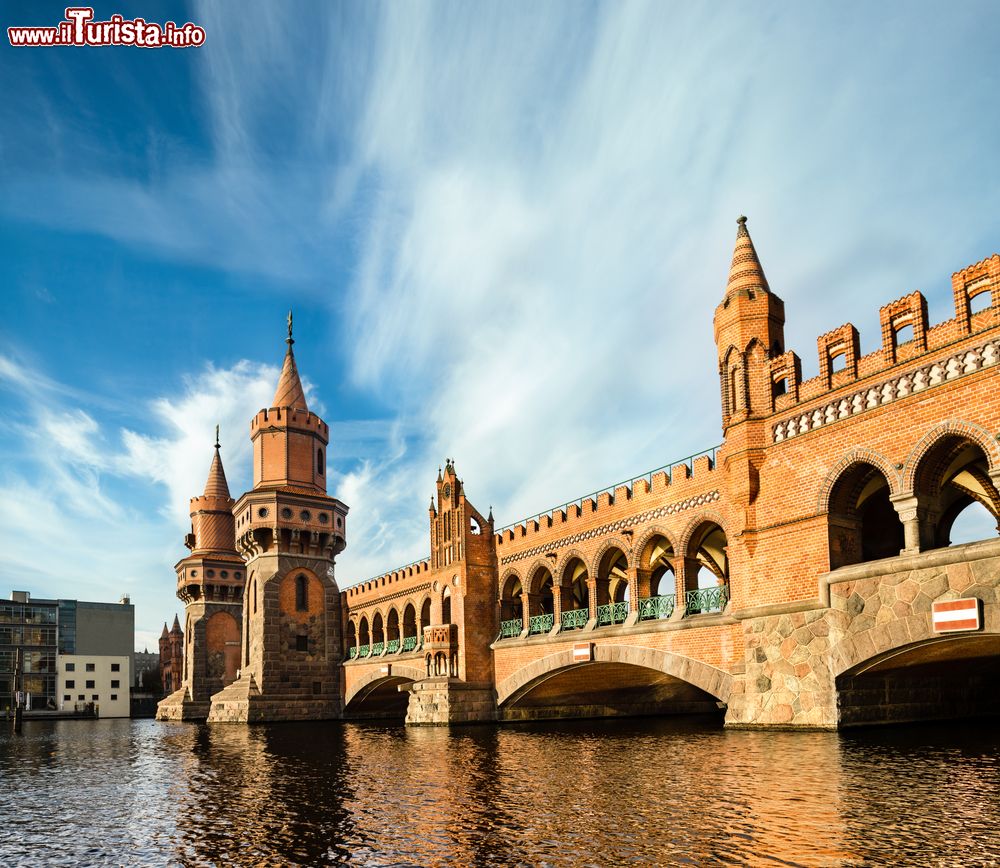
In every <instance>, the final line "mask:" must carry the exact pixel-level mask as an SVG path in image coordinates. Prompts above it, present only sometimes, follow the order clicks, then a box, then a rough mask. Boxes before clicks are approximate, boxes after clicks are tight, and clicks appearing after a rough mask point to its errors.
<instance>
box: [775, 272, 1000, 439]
mask: <svg viewBox="0 0 1000 868" xmlns="http://www.w3.org/2000/svg"><path fill="white" fill-rule="evenodd" d="M952 283H953V287H954V295H955V308H956V312H955V316H954V317H953V318H952V319H949V320H945V321H944V322H941V323H937V324H935V325H929V324H928V317H927V300H926V299H925V298H924V296H923V294H922V293H920V292H911V293H909V294H907V295H904V296H903V297H901V298H898V299H896V300H894V301H891V302H889V303H888V304H885V305H883V306H882V307H881V308H880V309H879V320H880V324H881V332H882V334H881V338H882V340H881V346H880V347H879V348H878V349H877V350H874V351H873V352H871V353H868V354H867V355H864V356H861V355H860V350H859V345H860V340H859V334H858V330H857V329H856V328H855V327H854V326H853V325H852V324H851V323H845V324H844V325H842V326H839V327H838V328H836V329H834V330H833V331H830V332H827V333H826V334H825V335H822V336H820V337H819V338H818V339H817V347H818V351H819V375H818V376H816V377H813V378H812V379H810V380H806V381H805V382H801V383H799V382H798V378H796V377H795V376H794V374H789V371H788V368H789V362H788V359H787V357H789V356H793V355H794V354H790V353H786V354H785V357H782V361H780V362H779V361H778V360H777V359H776V360H773V361H772V363H771V364H772V380H773V382H774V383H776V384H777V383H778V382H781V381H787V382H788V383H789V384H790V387H789V388H781V389H778V390H776V393H778V392H780V394H776V397H775V401H774V415H781V416H784V415H785V414H787V413H788V412H789V411H792V413H791V415H790V416H788V417H787V418H782V419H780V420H779V421H776V422H773V423H772V424H771V425H770V426H769V427H770V434H771V442H773V443H780V442H782V441H784V440H788V439H789V438H791V437H795V436H798V435H801V434H805V433H807V432H809V431H813V430H815V429H817V428H821V427H824V426H827V425H830V424H833V423H835V422H839V421H841V420H843V419H848V418H850V417H853V416H857V415H859V414H861V413H865V412H868V411H870V410H874V409H876V408H878V407H882V406H884V405H886V404H890V403H893V402H895V401H898V400H900V399H903V398H907V397H909V396H910V395H913V394H916V393H920V392H923V391H925V390H927V389H930V388H933V387H935V386H939V385H942V384H946V383H950V382H952V381H954V380H956V379H959V378H961V377H964V376H968V375H970V374H975V373H976V372H977V371H980V370H982V369H983V368H988V367H990V366H992V365H994V364H996V363H997V360H998V356H1000V342H998V339H997V338H996V336H995V335H992V334H989V332H991V330H993V329H994V328H996V326H998V325H1000V256H997V255H994V256H991V257H989V258H988V259H984V260H982V261H981V262H979V263H976V264H975V265H971V266H969V267H968V268H966V269H963V270H962V271H959V272H956V273H955V275H953V278H952ZM984 293H990V296H989V297H990V299H991V303H990V304H988V305H983V306H981V307H977V308H974V307H973V300H974V299H976V298H980V297H982V296H983V294H984ZM973 309H974V310H975V312H974V313H970V311H971V310H973ZM978 335H982V338H981V339H979V340H977V339H976V338H977V336H978ZM796 360H797V357H796Z"/></svg>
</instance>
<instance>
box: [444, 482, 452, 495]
mask: <svg viewBox="0 0 1000 868" xmlns="http://www.w3.org/2000/svg"><path fill="white" fill-rule="evenodd" d="M444 496H445V497H451V483H449V482H446V483H445V484H444Z"/></svg>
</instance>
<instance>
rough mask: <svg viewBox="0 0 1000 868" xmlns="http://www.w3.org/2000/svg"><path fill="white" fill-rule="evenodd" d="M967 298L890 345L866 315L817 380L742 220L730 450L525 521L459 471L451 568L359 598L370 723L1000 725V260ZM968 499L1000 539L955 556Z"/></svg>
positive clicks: (724, 343) (894, 329)
mask: <svg viewBox="0 0 1000 868" xmlns="http://www.w3.org/2000/svg"><path fill="white" fill-rule="evenodd" d="M953 288H954V299H955V317H954V318H953V319H950V320H948V321H946V322H943V323H940V324H938V325H934V326H931V325H929V324H928V322H927V304H926V301H925V299H924V297H923V296H922V295H921V294H920V293H918V292H914V293H911V294H910V295H907V296H904V297H903V298H901V299H899V300H898V301H894V302H892V303H890V304H887V305H885V306H884V307H882V308H881V310H880V318H881V324H882V340H881V346H880V348H879V349H877V350H876V351H874V352H872V353H869V354H868V355H865V356H862V355H861V354H860V352H859V337H858V332H857V330H856V329H855V328H854V327H853V326H852V325H850V324H846V325H843V326H841V327H840V328H837V329H835V330H833V331H831V332H829V333H828V334H826V335H823V336H822V337H820V338H819V341H818V349H819V369H820V373H819V375H818V376H817V377H814V378H812V379H810V380H806V381H803V380H802V379H801V366H800V362H799V357H798V356H797V355H796V354H795V353H794V352H791V351H786V350H785V346H784V335H783V324H784V305H783V303H782V302H781V300H780V299H779V298H778V297H777V296H776V295H775V294H774V293H773V292H772V291H771V290H770V287H769V286H768V284H767V280H766V278H765V277H764V272H763V269H762V268H761V266H760V262H759V260H758V257H757V254H756V251H755V250H754V247H753V244H752V242H751V240H750V237H749V234H748V233H747V231H746V226H745V224H744V223H740V227H739V233H738V237H737V245H736V251H735V254H734V258H733V265H732V269H731V273H730V278H729V282H728V286H727V288H726V293H725V296H724V300H723V302H722V304H720V305H719V307H718V308H717V310H716V313H715V339H716V345H717V348H718V359H719V371H718V373H719V377H720V384H721V399H722V424H723V432H724V436H725V442H724V443H723V444H722V445H721V446H719V447H717V448H714V449H711V450H709V451H707V452H704V453H701V454H699V455H695V456H692V457H690V458H687V459H683V460H681V461H678V462H676V463H674V464H671V465H668V466H665V467H663V468H660V469H659V470H656V471H653V472H651V473H647V474H644V475H643V476H641V477H639V478H636V479H632V480H629V481H627V482H624V483H622V484H620V485H617V486H612V487H609V488H607V489H604V490H602V491H599V492H595V493H593V494H591V495H588V496H585V497H582V498H580V499H579V500H577V501H575V502H573V503H569V504H563V505H561V506H559V507H556V508H554V509H550V510H547V511H545V512H544V513H542V514H539V515H536V516H533V517H531V518H529V519H527V520H524V521H520V522H518V523H516V524H514V525H511V526H508V527H504V528H502V529H500V530H494V528H493V520H492V515H491V516H489V517H488V518H487V519H485V520H484V519H483V517H482V516H481V515H480V514H479V513H478V512H477V511H476V510H475V509H474V508H473V507H472V506H471V504H470V503H469V501H468V500H466V498H465V490H464V486H463V484H462V482H461V481H460V480H459V479H458V478H457V476H456V475H455V469H454V465H453V464H452V463H451V462H450V461H449V462H448V463H447V466H446V468H445V471H444V473H443V474H442V475H439V478H438V484H437V497H436V500H435V506H433V507H432V509H431V512H430V527H431V555H430V557H429V558H427V559H426V560H423V561H420V562H418V563H415V564H411V565H409V566H407V567H404V568H401V569H398V570H394V571H392V572H390V573H387V574H385V575H383V576H380V577H378V578H375V579H373V580H371V581H367V582H364V583H362V584H360V585H356V586H354V587H352V588H349V589H348V590H347V591H345V592H344V593H343V596H342V599H343V601H344V605H343V610H344V635H345V651H346V656H347V658H348V659H347V660H346V662H345V664H344V673H345V679H344V682H345V694H344V698H345V703H344V714H345V716H348V717H367V716H399V717H402V716H403V715H404V714H406V715H407V718H408V720H409V721H410V722H414V723H419V722H425V721H461V720H477V719H483V718H484V717H487V718H490V717H493V716H494V715H495V716H496V718H498V719H500V720H506V721H514V720H524V719H532V718H561V717H585V716H610V715H620V714H651V713H679V712H716V713H717V712H718V711H719V710H721V709H724V710H725V720H726V723H727V724H728V725H730V726H779V725H780V726H803V727H836V726H844V725H850V724H859V723H868V722H883V721H893V720H912V719H919V718H928V717H937V716H943V715H949V714H962V715H964V714H975V713H980V712H993V711H997V710H998V708H997V705H998V702H997V699H996V698H995V691H993V690H991V689H988V685H989V684H991V683H995V680H994V681H991V679H995V678H996V676H997V675H998V673H1000V604H998V599H997V585H998V584H1000V539H997V538H996V534H997V516H998V515H1000V495H998V486H1000V443H998V438H1000V433H998V432H1000V380H998V376H997V375H998V373H1000V365H998V361H1000V256H996V255H994V256H993V257H991V258H990V259H987V260H985V261H983V262H980V263H978V264H977V265H974V266H971V267H969V268H966V269H964V270H963V271H960V272H958V273H957V274H955V275H954V276H953ZM967 509H968V511H969V513H972V512H973V511H976V510H978V512H979V516H980V525H979V528H980V529H981V535H982V536H991V537H993V538H992V539H986V540H984V541H982V542H974V543H970V544H965V545H954V546H953V545H950V544H949V543H950V534H951V530H952V527H953V525H954V524H955V522H956V519H958V517H959V515H960V514H963V513H964V512H965V511H966V510H967ZM983 519H986V520H985V521H983ZM965 520H966V519H965V518H963V521H965ZM970 597H974V598H976V599H978V600H979V601H980V602H979V603H978V605H979V607H980V609H981V619H982V624H981V628H980V629H979V630H973V631H969V632H963V633H955V634H938V633H935V632H934V629H933V626H932V621H931V608H932V603H933V602H934V601H941V600H951V599H959V598H970ZM440 625H445V626H440ZM421 637H423V642H421Z"/></svg>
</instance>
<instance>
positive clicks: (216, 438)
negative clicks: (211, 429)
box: [215, 423, 221, 449]
mask: <svg viewBox="0 0 1000 868" xmlns="http://www.w3.org/2000/svg"><path fill="white" fill-rule="evenodd" d="M215 448H216V449H220V448H221V445H220V443H219V425H218V423H216V425H215Z"/></svg>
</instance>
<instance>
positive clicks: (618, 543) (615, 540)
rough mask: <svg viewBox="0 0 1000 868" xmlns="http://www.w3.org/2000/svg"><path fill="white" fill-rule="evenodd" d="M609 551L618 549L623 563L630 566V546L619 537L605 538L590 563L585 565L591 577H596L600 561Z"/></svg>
mask: <svg viewBox="0 0 1000 868" xmlns="http://www.w3.org/2000/svg"><path fill="white" fill-rule="evenodd" d="M611 549H620V550H621V553H622V554H623V555H625V561H626V562H627V563H628V566H629V567H631V566H632V557H631V555H632V546H630V545H629V544H628V543H626V542H625V540H624V539H622V538H621V537H620V536H611V537H607V538H606V539H605V540H604V542H603V543H601V546H600V548H598V550H597V553H596V554H595V555H594V557H593V559H592V560H591V562H590V563H587V562H586V561H584V563H587V572H589V573H590V575H591V576H596V575H597V573H598V570H599V569H600V567H601V559H602V558H603V557H604V556H605V555H606V554H607V553H608V552H609V551H611Z"/></svg>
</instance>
